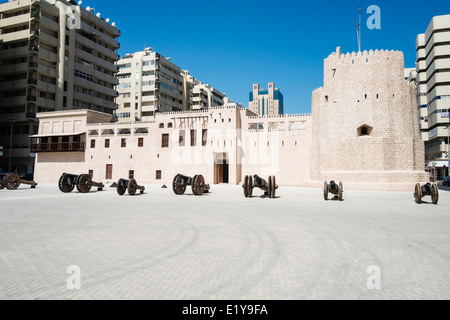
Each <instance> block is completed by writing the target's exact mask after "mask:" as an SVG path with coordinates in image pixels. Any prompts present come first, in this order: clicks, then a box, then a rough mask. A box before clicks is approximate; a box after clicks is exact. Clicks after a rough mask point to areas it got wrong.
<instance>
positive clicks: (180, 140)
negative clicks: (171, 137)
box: [178, 130, 186, 147]
mask: <svg viewBox="0 0 450 320" xmlns="http://www.w3.org/2000/svg"><path fill="white" fill-rule="evenodd" d="M185 134H186V133H185V131H184V130H180V137H179V139H178V145H179V146H180V147H184V145H185V143H184V136H185Z"/></svg>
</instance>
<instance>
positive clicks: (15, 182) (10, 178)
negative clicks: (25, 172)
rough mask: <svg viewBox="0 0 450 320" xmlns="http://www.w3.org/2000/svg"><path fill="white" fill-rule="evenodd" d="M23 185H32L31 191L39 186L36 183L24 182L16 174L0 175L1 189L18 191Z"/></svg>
mask: <svg viewBox="0 0 450 320" xmlns="http://www.w3.org/2000/svg"><path fill="white" fill-rule="evenodd" d="M21 184H27V185H30V186H31V189H34V188H36V186H37V183H36V182H34V181H28V180H24V179H22V178H21V177H20V176H19V175H18V174H16V173H9V174H6V173H0V189H4V188H6V189H8V190H17V189H18V188H19V186H20V185H21Z"/></svg>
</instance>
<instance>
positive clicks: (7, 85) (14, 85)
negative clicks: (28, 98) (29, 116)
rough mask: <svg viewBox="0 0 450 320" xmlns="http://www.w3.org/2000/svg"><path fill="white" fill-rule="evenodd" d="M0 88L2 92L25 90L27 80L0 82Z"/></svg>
mask: <svg viewBox="0 0 450 320" xmlns="http://www.w3.org/2000/svg"><path fill="white" fill-rule="evenodd" d="M0 86H1V88H2V90H3V91H9V90H19V89H25V88H26V87H27V79H20V80H10V81H2V82H0Z"/></svg>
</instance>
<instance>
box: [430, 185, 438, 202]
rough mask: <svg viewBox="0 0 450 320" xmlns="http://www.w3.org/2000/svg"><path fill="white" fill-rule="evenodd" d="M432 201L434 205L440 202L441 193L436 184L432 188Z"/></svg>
mask: <svg viewBox="0 0 450 320" xmlns="http://www.w3.org/2000/svg"><path fill="white" fill-rule="evenodd" d="M431 199H432V201H433V204H437V203H438V201H439V191H438V187H437V185H436V184H433V185H432V186H431Z"/></svg>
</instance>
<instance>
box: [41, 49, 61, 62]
mask: <svg viewBox="0 0 450 320" xmlns="http://www.w3.org/2000/svg"><path fill="white" fill-rule="evenodd" d="M39 57H40V58H43V59H46V60H48V61H52V62H55V63H56V61H58V56H57V55H56V53H55V52H52V51H49V50H46V49H42V48H41V50H40V53H39Z"/></svg>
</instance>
